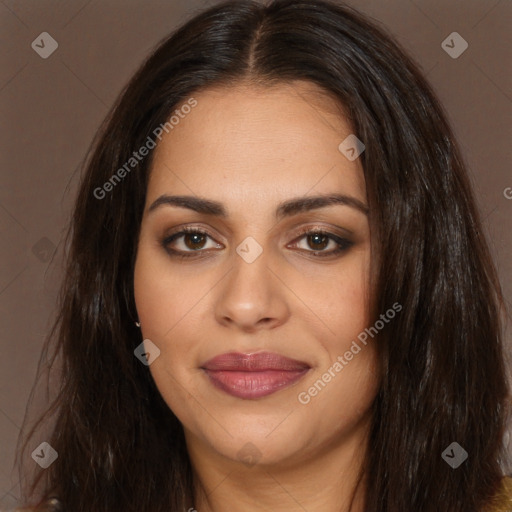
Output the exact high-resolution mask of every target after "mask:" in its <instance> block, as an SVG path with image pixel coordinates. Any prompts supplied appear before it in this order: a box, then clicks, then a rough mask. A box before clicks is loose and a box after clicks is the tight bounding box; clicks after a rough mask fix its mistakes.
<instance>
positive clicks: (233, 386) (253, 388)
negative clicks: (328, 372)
mask: <svg viewBox="0 0 512 512" xmlns="http://www.w3.org/2000/svg"><path fill="white" fill-rule="evenodd" d="M307 372H308V369H307V368H306V369H304V370H262V371H253V372H244V371H226V370H207V369H205V373H206V375H208V377H209V378H210V382H211V383H212V384H213V385H214V386H215V387H217V388H218V389H221V390H222V391H225V392H226V393H228V394H229V395H232V396H235V397H237V398H244V399H253V398H261V397H263V396H267V395H271V394H272V393H275V392H276V391H279V390H280V389H284V388H287V387H288V386H291V385H292V384H294V383H295V382H297V381H298V380H300V379H301V378H302V377H303V376H304V375H305V374H306V373H307Z"/></svg>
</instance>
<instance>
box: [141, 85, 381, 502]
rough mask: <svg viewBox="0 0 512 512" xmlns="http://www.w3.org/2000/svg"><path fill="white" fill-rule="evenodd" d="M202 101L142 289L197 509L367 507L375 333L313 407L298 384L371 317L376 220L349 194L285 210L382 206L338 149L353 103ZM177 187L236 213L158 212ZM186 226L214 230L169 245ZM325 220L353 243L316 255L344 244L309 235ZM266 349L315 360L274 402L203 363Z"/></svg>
mask: <svg viewBox="0 0 512 512" xmlns="http://www.w3.org/2000/svg"><path fill="white" fill-rule="evenodd" d="M194 98H195V99H196V100H197V106H196V107H195V108H193V109H192V111H191V113H190V114H188V115H187V116H185V118H184V119H182V120H180V122H179V124H178V125H176V126H175V127H174V129H173V130H172V131H170V132H169V133H168V134H166V135H165V136H164V137H163V139H162V141H161V142H160V143H159V145H158V147H157V148H156V150H155V151H156V153H155V155H154V156H155V158H154V161H153V166H152V171H151V175H150V180H149V184H148V191H147V197H146V208H145V211H144V215H143V221H142V225H141V232H140V238H139V245H138V249H137V259H136V265H135V275H134V289H135V300H136V305H137V311H138V315H139V320H140V322H141V329H142V334H143V337H144V339H150V340H151V341H152V342H153V343H154V344H155V345H156V346H158V348H159V349H160V351H161V352H160V355H159V357H157V358H156V359H155V360H154V362H152V363H151V365H150V367H149V368H150V371H151V374H152V376H153V378H154V380H155V382H156V385H157V387H158V389H159V391H160V393H161V394H162V396H163V398H164V400H165V401H166V403H167V404H168V405H169V407H170V408H171V409H172V411H173V412H174V413H175V414H176V416H177V417H178V418H179V420H180V421H181V423H182V425H183V427H184V431H185V437H186V441H187V448H188V451H189V454H190V459H191V462H192V465H193V468H194V471H195V478H196V483H197V488H198V491H197V495H196V499H195V503H194V505H195V508H196V509H197V510H198V511H200V512H207V511H215V512H217V511H225V510H244V511H246V512H251V511H256V510H258V511H262V510H269V511H273V512H279V511H287V512H289V511H303V510H308V511H311V512H313V511H320V510H321V511H322V512H326V511H333V512H334V511H336V512H339V511H348V510H351V511H352V512H362V511H363V510H364V499H363V493H364V483H365V481H364V478H363V480H362V481H361V484H360V485H359V486H357V485H356V484H357V480H358V479H357V477H358V470H359V468H360V467H361V465H362V463H363V461H364V456H365V450H366V446H367V439H368V429H369V426H370V421H371V414H370V407H371V404H372V402H373V400H374V398H375V395H376V393H377V390H378V385H379V375H378V371H377V364H376V351H375V346H374V343H375V342H373V343H372V342H370V343H368V345H367V346H365V347H364V348H363V349H362V350H361V351H360V352H359V353H357V354H356V355H355V356H354V357H353V359H352V360H351V361H350V362H348V364H347V365H346V366H345V367H344V368H343V370H342V371H341V372H339V373H336V372H335V373H336V377H335V378H332V379H331V381H330V382H329V383H328V384H326V386H325V387H324V388H323V389H322V390H321V391H320V392H318V394H317V395H316V396H314V397H312V398H311V400H310V402H309V403H307V404H302V403H300V402H299V401H298V394H299V393H300V392H304V391H307V390H308V388H309V387H311V386H312V385H313V383H314V382H315V381H317V380H318V379H319V378H321V376H322V374H324V373H325V372H326V371H327V370H328V368H329V367H332V365H333V363H334V362H335V361H336V358H337V357H338V356H340V355H343V354H344V353H345V352H346V351H347V350H349V348H350V346H351V343H352V341H353V340H356V338H357V335H358V334H359V333H360V332H361V331H363V330H364V328H365V327H367V326H368V299H369V295H368V294H369V291H368V286H369V268H370V267H369V264H370V232H369V224H368V218H367V216H366V215H365V214H364V213H362V212H361V211H359V210H358V209H356V208H353V207H351V206H348V205H331V206H328V207H324V208H320V209H315V210H311V211H305V212H302V213H297V214H295V215H293V216H291V217H289V218H283V219H281V220H279V221H278V220H276V218H275V210H276V207H277V205H278V204H279V203H281V202H282V201H286V200H289V199H292V198H295V197H301V196H306V195H307V196H308V197H309V196H313V195H322V194H332V193H339V194H345V195H348V196H352V197H354V198H356V199H358V200H359V201H360V202H362V203H363V204H366V193H365V181H364V176H363V171H362V167H361V164H360V160H359V159H356V160H355V161H349V160H348V159H347V158H346V157H345V156H344V155H343V154H342V153H341V152H340V151H339V150H338V145H339V144H340V143H341V142H342V141H343V140H344V139H345V138H346V137H347V136H348V135H349V134H351V133H352V129H351V127H350V125H349V124H348V123H347V121H346V120H345V117H344V116H343V112H342V110H341V109H340V107H339V106H338V105H337V103H335V101H334V100H333V99H332V98H330V97H328V96H325V95H324V94H322V91H321V90H320V89H318V88H317V87H316V86H315V85H313V84H309V83H307V82H295V83H293V84H287V85H285V84H280V85H278V86H273V87H271V88H269V87H265V88H262V87H261V86H255V85H251V84H242V83H241V84H239V85H237V86H236V87H230V88H229V89H227V88H217V89H208V90H205V91H202V92H200V93H198V94H194ZM162 194H169V195H192V196H198V197H201V198H207V199H211V200H215V201H219V202H221V203H223V205H224V207H225V209H226V210H227V214H228V215H227V217H226V218H219V217H216V216H214V215H210V214H203V213H197V212H194V211H192V210H189V209H186V208H182V207H177V206H170V205H163V206H161V207H159V208H156V209H154V210H153V211H152V212H149V211H148V208H149V206H150V205H151V204H152V203H153V201H155V200H156V199H157V198H158V197H160V196H161V195H162ZM183 225H188V226H193V227H195V228H199V229H201V230H207V231H208V232H209V233H210V235H211V237H209V236H206V237H203V238H201V237H199V239H198V238H194V237H193V235H192V238H191V235H185V236H181V237H180V238H178V239H177V240H174V242H172V243H171V244H170V247H171V248H173V249H175V250H178V251H182V252H187V254H192V255H193V256H194V257H192V258H190V259H178V258H175V257H172V256H171V255H170V254H169V253H168V252H167V250H166V249H165V248H164V247H163V245H162V243H161V240H162V239H163V238H165V237H166V236H168V235H170V234H173V233H174V232H179V231H180V229H179V228H181V227H183ZM318 227H321V228H323V229H326V230H327V231H328V232H330V233H333V234H335V235H338V236H340V237H341V238H348V239H349V240H350V241H351V242H353V245H352V246H351V247H349V248H348V249H346V250H345V251H344V252H341V253H340V254H338V255H334V256H327V257H322V256H321V255H318V256H315V255H314V254H313V252H314V251H315V250H316V251H324V252H326V253H329V252H330V251H332V250H333V249H335V248H336V247H337V244H336V242H335V241H334V240H330V239H327V241H325V240H322V239H321V240H320V242H319V241H318V239H316V240H312V241H311V240H310V239H308V236H307V235H301V234H300V231H299V230H300V229H302V228H304V229H306V228H311V230H312V231H314V229H315V228H318ZM298 231H299V233H298ZM246 237H253V238H254V239H255V240H256V241H257V243H258V244H259V245H260V247H261V249H262V251H263V252H262V253H261V254H260V256H259V257H258V258H257V259H256V260H255V261H254V262H252V263H247V262H246V261H245V260H244V259H243V258H242V257H241V256H239V254H238V253H237V252H236V248H237V247H238V246H239V245H240V244H241V242H242V241H243V240H244V239H245V238H246ZM308 240H309V241H308ZM194 251H196V252H194ZM198 251H199V254H198ZM201 251H202V252H201ZM264 350H265V351H271V352H277V353H278V354H281V355H284V356H286V357H290V358H293V359H297V360H299V361H305V362H307V363H308V364H309V365H310V366H311V369H310V370H309V372H308V373H307V374H306V375H305V376H304V377H303V378H302V379H301V380H300V381H299V382H296V383H295V384H293V385H292V386H290V387H288V388H286V389H281V390H279V391H277V392H276V393H274V394H272V395H269V396H266V397H263V398H259V399H240V398H236V397H233V396H231V395H228V394H226V393H225V392H223V391H221V390H218V389H217V388H215V387H214V386H213V385H212V384H211V383H210V381H209V379H208V377H207V376H206V375H205V373H204V371H203V370H201V369H200V366H201V365H202V364H203V363H204V362H205V361H207V360H208V359H210V358H212V357H214V356H217V355H219V354H223V353H226V352H234V351H236V352H242V353H254V352H259V351H264ZM246 443H252V445H254V448H253V450H254V453H255V454H254V456H253V461H252V462H251V463H246V462H244V461H242V460H241V458H242V457H243V454H244V453H245V454H246V455H247V453H246V452H247V450H248V448H247V446H246ZM244 446H246V447H245V448H244ZM241 450H242V452H240V451H241ZM244 450H245V451H244ZM320 489H321V492H318V491H319V490H320ZM353 496H354V498H353V500H352V497H353ZM351 501H352V505H351V506H350V502H351Z"/></svg>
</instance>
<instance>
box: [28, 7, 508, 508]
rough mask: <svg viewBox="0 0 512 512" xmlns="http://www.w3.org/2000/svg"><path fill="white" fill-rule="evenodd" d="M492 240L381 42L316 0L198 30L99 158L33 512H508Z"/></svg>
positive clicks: (440, 139)
mask: <svg viewBox="0 0 512 512" xmlns="http://www.w3.org/2000/svg"><path fill="white" fill-rule="evenodd" d="M481 232H482V229H481V223H480V220H479V217H478V214H477V209H476V206H475V202H474V199H473V196H472V194H471V191H470V186H469V184H468V179H467V176H466V171H465V169H464V165H463V162H462V159H461V157H460V154H459V150H458V149H457V146H456V143H455V141H454V137H453V135H452V133H451V131H450V128H449V126H448V124H447V122H446V119H445V117H444V115H443V113H442V109H441V107H440V106H439V104H438V102H437V100H436V99H435V97H434V95H433V93H432V91H431V89H430V88H429V86H428V85H427V83H426V81H425V79H424V78H423V77H422V75H421V74H420V72H419V71H418V69H417V67H416V66H415V65H414V64H413V63H412V62H411V60H410V59H409V58H408V57H407V56H406V55H405V53H404V52H403V51H402V50H401V49H399V47H398V46H397V44H396V43H394V42H393V41H392V40H391V39H390V37H389V36H388V35H386V34H384V33H383V32H382V31H381V30H380V29H378V28H376V27H375V26H374V25H373V24H372V23H370V22H369V21H368V20H367V19H366V18H364V17H363V16H361V15H360V14H358V13H357V12H355V11H354V10H352V9H350V8H348V7H343V6H340V5H338V4H336V3H328V2H327V1H324V0H300V1H291V0H277V1H274V2H271V3H270V4H269V5H267V6H263V5H260V4H258V3H255V2H251V1H242V2H240V1H236V2H226V3H224V4H220V5H217V6H215V7H213V8H211V9H209V10H207V11H204V12H203V13H201V14H199V15H198V16H196V17H195V18H194V19H193V20H191V21H189V22H188V23H187V24H186V25H185V26H183V27H181V28H180V29H179V30H178V31H177V32H176V33H174V34H173V35H172V36H171V37H170V38H169V39H167V40H166V41H164V42H163V43H162V44H161V45H160V46H159V47H158V48H157V50H156V51H155V52H154V53H153V55H152V56H151V57H150V58H149V59H148V60H147V62H146V63H145V64H144V65H143V66H142V68H141V69H140V70H139V71H138V73H137V74H136V75H135V77H134V78H133V79H132V81H131V82H130V84H129V85H128V86H127V88H126V89H125V90H124V91H123V93H122V95H121V97H120V99H119V101H118V102H117V104H116V105H115V107H114V109H113V110H112V112H111V114H110V115H109V116H108V118H107V120H106V121H105V123H104V125H103V127H102V129H101V130H100V132H99V134H98V136H97V139H96V141H95V145H94V149H93V152H92V154H91V157H90V159H89V161H88V167H87V170H86V172H85V174H84V177H83V180H82V184H81V188H80V192H79V195H78V198H77V202H76V208H75V212H74V216H73V219H72V223H71V231H70V236H71V246H70V251H69V255H68V258H69V259H68V270H67V275H66V278H65V282H64V284H63V288H62V296H61V309H60V316H59V319H58V321H57V323H56V327H55V333H57V334H58V336H57V345H56V352H55V356H56V357H57V356H59V357H62V375H61V385H60V388H59V390H60V392H59V394H58V397H57V399H56V401H55V402H54V403H53V404H52V408H51V410H50V411H49V413H48V415H49V414H51V413H55V414H56V422H55V426H54V429H53V434H52V436H50V438H49V439H48V444H49V445H50V447H51V449H52V450H54V452H51V453H55V454H57V458H56V459H55V460H54V461H53V462H52V463H51V464H50V465H49V466H48V467H47V468H46V469H44V470H41V471H40V472H39V474H38V476H37V477H36V479H35V480H34V482H33V489H32V490H33V491H34V496H35V495H36V492H35V491H38V493H39V494H38V496H40V497H41V500H40V502H41V503H40V505H39V507H36V508H35V509H34V510H46V508H44V507H48V509H49V510H71V511H73V512H78V511H84V512H85V511H93V510H94V511H117V510H122V511H132V510H133V511H137V512H141V511H152V512H155V511H162V512H163V511H166V512H168V511H170V510H172V511H184V510H188V511H193V510H197V511H200V512H203V511H205V512H206V511H215V512H217V511H223V510H244V511H249V512H250V511H253V510H273V511H282V510H286V511H290V510H309V511H316V510H323V511H325V510H329V511H331V510H332V511H344V512H348V511H351V512H363V511H368V512H370V511H371V512H377V511H378V512H392V511H393V512H395V511H396V512H404V511H415V512H420V511H421V512H429V511H450V512H457V511H460V512H469V511H475V512H477V511H478V512H483V511H486V512H487V511H497V510H508V509H510V508H511V506H512V498H511V492H510V488H509V489H508V490H507V486H508V485H509V483H508V482H509V481H508V480H507V479H506V478H504V475H503V469H502V468H503V467H505V462H506V454H505V452H504V449H503V444H502V438H503V435H504V433H505V421H506V411H507V404H508V402H507V400H508V397H509V390H508V387H507V381H506V375H505V366H504V353H503V344H502V334H501V330H502V329H501V320H502V313H503V299H502V296H501V292H500V286H499V283H498V280H497V278H496V274H495V270H494V267H493V264H492V262H491V259H490V256H489V252H488V249H487V246H486V244H485V241H484V239H483V238H482V236H481ZM33 443H34V442H33V441H32V444H31V445H30V448H31V449H33V448H34V445H33ZM27 447H28V444H27ZM41 449H42V452H40V456H41V457H42V458H43V459H45V460H48V459H47V457H49V455H48V454H49V453H50V452H49V451H48V450H49V448H48V447H46V445H45V447H43V448H41ZM36 454H37V452H36ZM44 503H46V504H44Z"/></svg>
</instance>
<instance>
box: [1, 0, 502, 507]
mask: <svg viewBox="0 0 512 512" xmlns="http://www.w3.org/2000/svg"><path fill="white" fill-rule="evenodd" d="M215 3H217V2H214V1H210V2H208V1H199V0H150V1H146V0H144V1H142V0H38V1H37V2H36V1H33V0H0V38H1V44H0V48H1V62H0V109H1V118H2V123H1V125H0V130H1V131H0V144H1V151H0V154H1V159H2V161H1V164H2V166H1V169H2V172H1V178H0V233H1V238H0V260H1V265H0V318H1V320H0V333H1V334H0V508H3V507H6V508H8V507H10V506H14V505H15V504H16V502H17V498H18V495H19V485H18V475H17V472H13V461H14V455H15V446H16V440H17V436H18V433H19V429H20V426H21V423H22V421H23V416H24V412H25V406H26V404H27V399H28V397H29V393H30V390H31V387H32V385H33V381H34V377H35V372H36V368H37V362H38V358H39V355H40V350H41V346H42V342H43V339H44V337H45V335H46V333H47V332H48V329H49V325H50V320H51V317H52V314H53V313H54V309H55V307H54V305H55V299H56V294H57V290H58V286H59V280H60V278H61V275H62V270H61V268H60V263H61V262H60V253H61V249H62V242H63V240H62V237H63V234H64V228H65V227H66V223H67V222H68V220H69V217H70V209H71V205H72V203H73V198H74V194H75V192H76V189H77V183H78V178H79V173H78V172H77V170H78V167H79V165H80V163H81V161H82V160H83V158H84V155H85V152H86V150H87V148H88V146H89V144H90V142H91V140H92V137H93V136H94V134H95V131H96V130H97V128H98V126H99V124H100V122H101V121H102V119H103V117H104V116H105V114H106V113H107V110H108V109H109V107H110V106H111V104H112V103H113V102H114V100H115V98H116V97H117V95H118V93H119V92H120V90H121V88H122V87H123V85H124V84H125V83H126V81H127V80H128V79H129V78H130V76H131V75H132V74H133V73H134V72H135V70H136V69H137V68H138V67H139V65H140V64H141V62H142V61H143V60H144V58H145V57H146V56H147V55H148V52H149V51H150V50H151V49H152V48H153V46H154V45H155V44H156V43H157V42H158V41H160V40H161V39H162V38H163V37H164V36H166V35H167V34H168V33H169V32H171V31H172V30H173V29H174V28H175V27H176V26H177V25H179V24H181V23H182V22H183V21H185V20H186V19H188V18H190V17H192V16H193V15H194V14H195V13H197V12H198V11H199V10H201V9H203V8H204V7H207V6H208V5H213V4H215ZM348 3H349V4H350V5H353V6H354V7H357V8H358V9H359V10H361V11H362V12H364V13H366V14H368V15H369V16H371V17H372V18H374V19H375V20H376V21H377V22H378V23H381V24H383V25H384V26H385V27H387V29H388V30H389V31H390V32H391V33H392V34H394V35H395V36H396V38H397V39H398V41H399V42H400V43H401V44H402V45H403V47H405V48H406V49H407V50H408V51H409V53H410V54H411V55H412V56H413V58H414V59H415V60H416V61H417V62H418V63H419V65H420V66H421V68H422V69H423V70H424V72H425V74H426V75H427V77H428V79H429V81H430V82H431V83H432V85H433V87H434V89H435V91H436V92H437V94H438V96H439V98H440V99H441V101H442V103H443V104H444V106H445V108H446V111H447V113H448V117H449V120H450V122H451V124H452V126H453V128H454V130H455V133H456V135H457V137H458V140H459V142H460V144H461V146H462V149H463V153H464V155H465V159H466V162H467V163H468V164H469V168H470V172H471V179H472V181H473V183H474V187H475V192H476V195H477V198H478V201H479V206H480V208H481V212H482V216H483V219H484V224H485V229H486V231H487V235H488V237H489V240H490V242H491V246H492V250H493V253H494V255H495V258H496V263H497V266H498V269H499V273H500V277H501V280H502V284H503V288H504V292H505V296H506V298H507V301H508V303H509V304H510V299H511V297H512V279H511V276H512V267H511V258H510V253H511V249H512V236H511V231H510V226H511V223H510V219H511V213H512V188H509V187H512V173H511V171H510V169H511V165H510V164H511V155H510V147H511V140H512V137H511V122H510V114H511V107H512V90H511V67H510V64H511V62H512V59H511V48H512V45H511V41H510V35H509V34H510V27H511V22H512V2H510V1H508V0H501V1H499V0H450V1H449V2H447V1H446V0H414V1H413V0H360V1H356V0H352V1H349V2H348ZM43 32H47V33H48V34H50V36H51V37H52V38H53V39H54V40H55V41H56V42H57V44H58V48H57V49H56V51H55V52H54V53H53V54H52V55H50V56H49V57H48V58H46V59H43V58H42V57H41V56H40V55H39V54H38V53H37V52H36V51H35V49H34V48H33V47H32V42H33V41H37V40H38V37H39V36H40V34H41V33H43ZM453 32H457V33H458V34H460V36H461V37H462V38H463V39H464V40H465V41H466V42H467V43H468V48H467V49H466V51H465V52H464V53H463V54H462V55H460V56H459V57H458V58H452V56H450V55H449V54H448V53H447V52H446V51H445V50H444V49H443V47H442V42H443V41H444V40H445V39H446V38H447V37H448V36H450V34H452V33H453ZM507 196H508V197H509V198H507ZM56 249H57V250H56ZM507 339H508V340H509V341H510V335H509V336H508V337H507ZM43 440H44V439H41V440H38V441H37V442H39V441H43ZM34 448H35V446H34Z"/></svg>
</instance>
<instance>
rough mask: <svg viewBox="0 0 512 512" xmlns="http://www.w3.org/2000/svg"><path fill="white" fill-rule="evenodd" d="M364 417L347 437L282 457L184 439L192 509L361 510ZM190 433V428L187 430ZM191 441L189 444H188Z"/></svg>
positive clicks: (250, 511) (214, 511) (204, 511)
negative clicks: (274, 459)
mask: <svg viewBox="0 0 512 512" xmlns="http://www.w3.org/2000/svg"><path fill="white" fill-rule="evenodd" d="M368 430H369V423H368V425H367V426H366V428H364V429H360V430H358V432H357V433H356V434H354V435H352V436H351V437H350V438H348V439H343V440H338V441H334V442H331V443H329V444H326V445H325V446H322V447H319V448H318V447H317V449H316V450H315V451H314V453H313V454H312V453H308V454H304V453H303V454H301V455H296V456H294V457H293V460H291V459H290V460H289V461H288V462H286V463H279V464H272V465H266V464H255V465H253V466H248V465H246V464H243V463H241V462H239V461H233V460H231V459H226V458H225V457H223V456H222V455H220V454H218V453H217V452H215V451H213V450H212V449H208V448H206V446H204V445H203V446H201V447H199V442H198V440H197V439H195V440H194V443H187V444H189V454H190V458H191V462H192V466H193V468H194V480H195V488H196V495H195V501H194V503H195V509H196V510H197V511H199V512H225V511H226V510H244V512H255V511H258V512H261V511H262V510H269V511H273V512H285V511H286V512H295V511H296V512H299V511H300V512H304V510H308V511H309V512H320V511H321V512H364V504H365V503H364V501H365V491H366V479H365V477H364V475H363V464H364V460H365V455H366V451H367V440H368V435H367V434H368ZM189 439H190V433H189ZM193 446H194V448H193Z"/></svg>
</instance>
